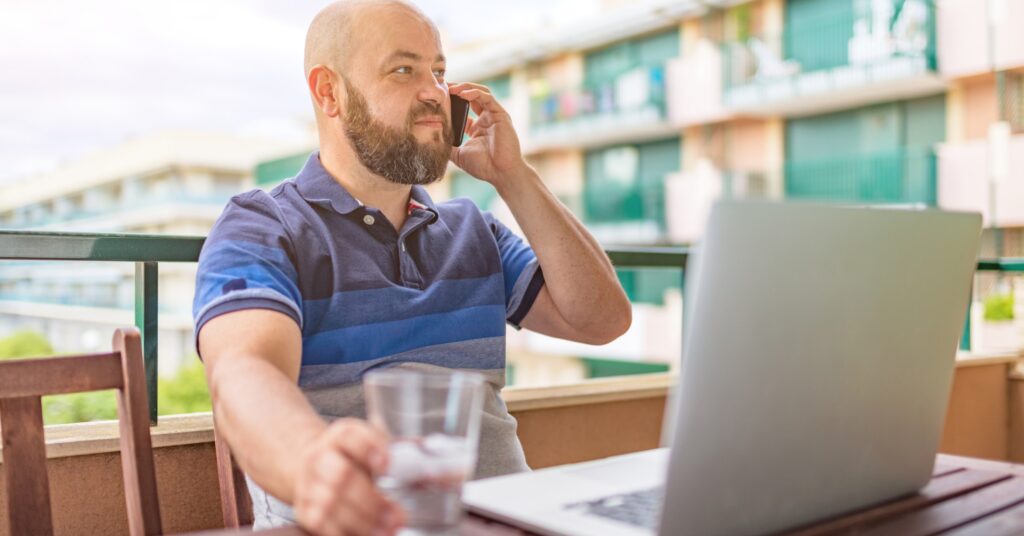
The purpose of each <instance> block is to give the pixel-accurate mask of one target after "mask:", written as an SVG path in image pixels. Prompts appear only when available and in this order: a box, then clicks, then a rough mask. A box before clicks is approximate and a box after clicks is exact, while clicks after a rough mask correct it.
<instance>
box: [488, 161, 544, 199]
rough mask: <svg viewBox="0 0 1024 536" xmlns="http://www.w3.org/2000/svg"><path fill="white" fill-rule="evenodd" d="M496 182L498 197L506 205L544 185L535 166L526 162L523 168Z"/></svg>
mask: <svg viewBox="0 0 1024 536" xmlns="http://www.w3.org/2000/svg"><path fill="white" fill-rule="evenodd" d="M494 182H495V184H494V188H495V190H497V191H498V195H500V196H501V198H502V199H504V200H505V202H506V203H508V202H509V201H511V199H512V198H514V197H516V196H519V195H522V193H523V192H525V191H528V190H529V189H532V188H536V187H537V186H539V185H541V184H543V183H542V181H541V180H540V175H538V174H537V171H536V170H535V169H533V166H531V165H530V164H527V163H525V162H524V163H523V166H522V167H521V168H519V169H517V170H516V171H514V172H511V173H508V174H506V175H505V176H503V177H501V180H498V181H494Z"/></svg>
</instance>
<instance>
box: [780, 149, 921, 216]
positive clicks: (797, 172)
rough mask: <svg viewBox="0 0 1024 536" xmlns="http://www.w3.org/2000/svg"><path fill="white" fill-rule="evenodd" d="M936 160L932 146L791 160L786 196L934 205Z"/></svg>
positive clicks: (787, 165)
mask: <svg viewBox="0 0 1024 536" xmlns="http://www.w3.org/2000/svg"><path fill="white" fill-rule="evenodd" d="M937 165H938V164H937V160H936V157H935V151H933V150H932V149H929V148H900V149H894V150H891V151H881V152H875V153H868V154H859V155H851V156H848V157H843V158H823V159H817V160H805V161H799V160H796V161H787V162H786V164H785V168H784V169H785V180H786V197H787V198H790V199H815V200H827V201H849V202H856V203H920V204H925V205H928V206H935V202H936V177H937V176H938V171H937V169H938V168H937Z"/></svg>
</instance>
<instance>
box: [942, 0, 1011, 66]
mask: <svg viewBox="0 0 1024 536" xmlns="http://www.w3.org/2000/svg"><path fill="white" fill-rule="evenodd" d="M937 14H938V30H939V32H938V34H939V36H938V37H939V43H938V52H939V68H940V70H941V71H942V74H943V76H946V77H949V78H957V77H967V76H973V75H978V74H982V73H986V72H990V71H1002V70H1007V69H1014V68H1020V67H1024V33H1021V31H1020V24H1019V21H1021V20H1022V19H1024V4H1022V3H1020V2H1016V1H1014V0H981V1H978V0H947V1H946V2H943V3H942V4H941V9H939V10H937Z"/></svg>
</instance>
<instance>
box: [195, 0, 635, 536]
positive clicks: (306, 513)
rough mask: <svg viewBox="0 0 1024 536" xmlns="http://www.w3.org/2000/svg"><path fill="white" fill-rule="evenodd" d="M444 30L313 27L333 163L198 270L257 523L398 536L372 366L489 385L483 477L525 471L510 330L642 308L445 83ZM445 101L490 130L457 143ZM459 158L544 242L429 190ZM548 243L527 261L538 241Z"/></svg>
mask: <svg viewBox="0 0 1024 536" xmlns="http://www.w3.org/2000/svg"><path fill="white" fill-rule="evenodd" d="M444 70H445V59H444V56H443V54H442V51H441V45H440V40H439V36H438V32H437V29H436V28H435V27H434V25H433V24H432V23H431V22H430V21H429V20H428V19H427V18H426V17H425V16H424V15H423V14H422V13H421V12H420V11H418V10H417V9H416V8H414V7H412V6H410V5H408V4H405V3H401V2H395V1H390V2H386V1H361V2H344V3H342V2H339V3H336V4H333V5H330V6H328V7H327V8H325V9H324V10H323V11H322V12H321V13H320V14H318V15H317V17H316V18H315V19H314V20H313V22H312V24H311V25H310V28H309V32H308V35H307V42H306V58H305V72H306V80H307V83H308V86H309V90H310V93H311V95H312V99H313V104H314V109H315V112H316V120H317V127H318V130H319V136H320V150H319V152H318V153H314V154H313V155H311V156H310V158H309V160H308V161H307V163H306V165H305V167H304V168H303V169H302V171H301V172H300V173H299V174H298V176H297V177H295V179H294V180H289V181H285V182H284V183H283V184H281V185H280V186H278V187H276V188H274V190H273V191H271V192H269V193H266V192H263V191H261V190H254V191H251V192H247V193H244V194H240V195H238V196H235V197H234V198H233V199H232V200H231V202H230V203H229V204H228V206H227V208H226V209H225V211H224V213H223V215H222V216H221V218H220V219H219V220H218V222H217V223H216V225H215V226H214V228H213V230H212V231H211V233H210V236H209V238H208V239H207V241H206V244H205V246H204V248H203V252H202V255H201V256H200V261H199V274H198V280H197V290H196V301H195V309H194V313H195V321H196V330H197V344H198V348H199V350H200V352H201V356H202V357H203V359H204V362H205V364H206V371H207V380H208V382H209V386H210V392H211V395H212V398H213V404H214V412H215V413H216V416H217V426H218V429H219V430H220V431H221V432H222V434H223V435H224V437H225V438H226V440H227V442H228V444H229V445H231V448H232V450H233V451H234V453H235V455H236V456H237V459H238V462H239V464H240V465H241V467H242V468H243V469H244V470H245V472H246V473H247V475H248V476H249V479H250V482H249V487H250V493H251V495H252V497H253V506H254V511H255V514H256V526H257V528H260V527H264V526H269V525H275V524H281V523H288V522H295V521H298V523H300V524H301V525H302V526H304V527H305V528H306V529H308V530H310V531H312V532H315V533H320V534H379V533H393V532H394V531H395V530H397V528H398V527H399V526H400V525H401V524H402V523H403V513H402V512H401V511H400V509H399V508H397V507H396V506H395V505H394V504H392V503H391V502H390V501H388V500H387V499H386V498H384V497H383V496H382V495H381V494H379V493H378V492H377V491H376V489H375V488H374V485H373V479H374V475H376V474H379V473H380V472H381V471H383V470H385V468H386V465H387V438H386V437H384V435H383V433H382V432H380V431H378V430H376V429H374V428H372V427H370V426H369V425H367V424H366V423H365V421H363V420H360V417H363V416H364V415H365V413H364V407H363V400H362V391H361V385H360V379H361V377H362V374H363V373H364V372H366V371H367V370H369V369H371V368H373V367H381V366H384V367H386V366H401V367H409V368H420V369H431V368H436V367H444V368H461V369H472V370H475V371H477V372H481V373H483V374H485V375H486V376H487V378H488V381H489V387H490V390H491V392H490V393H489V394H488V397H487V398H488V400H487V402H486V404H485V409H484V411H485V414H484V418H483V425H482V431H481V443H480V453H479V463H478V467H477V473H476V476H477V477H481V476H490V475H496V474H502V473H508V472H513V471H520V470H527V469H528V468H527V466H526V463H525V461H524V457H523V452H522V447H521V446H520V444H519V442H518V440H517V438H516V435H515V430H516V423H515V420H514V419H513V418H512V417H511V416H510V415H509V414H508V411H507V409H506V408H505V406H504V404H503V403H502V402H501V398H500V396H499V393H500V390H501V387H502V386H503V385H504V367H505V353H504V352H505V348H504V344H505V339H504V330H505V323H506V322H508V323H510V324H512V325H513V326H515V327H517V328H518V327H519V326H522V327H525V328H527V329H530V330H533V331H537V332H540V333H545V334H548V335H552V336H556V337H562V338H566V339H571V340H576V341H582V342H587V343H592V344H603V343H606V342H609V341H611V340H613V339H615V338H616V337H618V336H619V335H621V334H622V333H623V332H625V331H626V329H628V327H629V325H630V321H631V318H630V305H629V302H628V300H627V298H626V296H625V294H624V293H623V291H622V288H621V286H620V285H619V283H618V280H617V279H616V277H615V272H614V270H613V268H612V265H611V263H610V262H609V261H608V258H607V257H606V256H605V254H604V252H603V250H602V249H601V247H600V246H599V245H598V243H597V242H596V241H595V240H594V239H593V238H592V237H591V236H590V234H588V233H587V231H586V230H585V229H584V228H583V226H582V225H581V224H580V223H579V222H578V221H577V220H576V219H575V218H574V217H573V216H572V214H571V213H570V212H569V211H568V210H567V209H566V208H565V207H564V206H562V205H561V204H560V203H559V202H558V201H557V199H556V198H555V197H554V196H553V195H552V194H551V193H550V192H549V191H548V190H547V189H546V188H545V186H544V184H543V182H542V181H541V179H540V178H539V177H538V176H537V173H536V172H535V171H534V170H533V169H532V168H531V167H530V166H529V165H528V164H527V163H526V162H525V160H524V159H523V156H522V154H521V152H520V148H519V141H518V139H517V136H516V133H515V132H514V130H513V129H512V124H511V122H510V119H509V116H508V114H507V113H506V112H505V110H504V109H503V108H502V107H501V105H500V104H499V103H498V102H497V101H496V100H495V99H494V97H493V96H492V95H491V94H490V92H489V91H488V89H487V88H486V87H484V86H481V85H477V84H449V83H448V82H446V81H445V79H444ZM449 92H451V93H454V94H457V95H459V96H461V97H463V98H465V99H466V100H468V101H469V102H470V103H471V106H472V108H473V110H474V111H475V112H476V113H477V115H478V117H477V118H476V120H475V121H471V122H470V123H469V125H467V129H466V131H467V134H468V136H469V139H468V140H467V141H466V143H465V144H464V145H463V146H462V147H461V148H454V147H452V145H451V142H450V140H451V137H452V136H451V126H450V121H449V119H448V118H449V117H450V104H449ZM449 159H450V160H451V161H453V162H454V163H455V164H457V165H458V166H459V167H461V168H462V169H464V170H465V171H467V172H468V173H471V174H472V175H474V176H475V177H477V178H479V179H481V180H484V181H487V182H489V183H491V184H492V185H494V187H495V188H496V189H497V191H498V193H499V194H500V195H501V196H502V198H503V199H504V200H505V202H506V203H507V204H508V206H509V208H510V209H511V211H512V213H513V215H514V216H515V218H516V221H517V222H519V224H520V226H521V227H522V229H523V231H524V233H525V234H526V237H527V238H528V239H529V243H530V245H529V246H528V245H526V244H525V243H524V242H523V241H522V240H521V239H520V238H518V237H516V236H515V235H514V234H512V233H511V232H510V231H509V230H508V229H507V228H506V227H505V226H504V225H502V224H501V223H500V222H498V221H497V220H496V219H494V218H493V217H492V216H491V215H489V214H484V213H481V212H480V211H479V209H477V208H476V207H475V206H474V205H473V204H472V203H471V202H469V201H467V200H464V199H462V200H453V201H450V202H446V203H441V204H436V205H435V204H434V203H433V201H431V199H430V197H429V196H428V195H427V193H426V190H425V189H423V187H422V185H423V184H427V183H430V182H433V181H436V180H438V179H439V178H440V177H441V176H442V175H443V174H444V171H445V167H446V165H447V162H448V161H449ZM531 246H532V247H531Z"/></svg>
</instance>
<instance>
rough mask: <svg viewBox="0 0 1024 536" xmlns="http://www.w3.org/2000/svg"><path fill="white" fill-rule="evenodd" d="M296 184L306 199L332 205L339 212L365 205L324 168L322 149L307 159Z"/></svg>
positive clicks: (319, 203)
mask: <svg viewBox="0 0 1024 536" xmlns="http://www.w3.org/2000/svg"><path fill="white" fill-rule="evenodd" d="M295 186H296V188H297V189H298V190H299V195H301V196H302V198H303V199H305V200H306V201H309V202H310V203H316V204H318V205H330V207H331V208H333V209H334V211H335V212H337V213H339V214H348V213H350V212H352V211H353V210H355V209H357V208H359V207H361V206H363V205H362V203H360V202H359V201H358V200H356V198H354V197H352V194H350V193H348V190H346V189H345V188H343V187H342V186H341V185H340V184H338V181H336V180H334V177H332V176H331V174H330V173H328V172H327V170H326V169H324V166H323V164H321V163H320V151H313V154H311V155H309V158H308V159H306V165H304V166H302V170H301V171H299V174H298V175H296V176H295Z"/></svg>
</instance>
